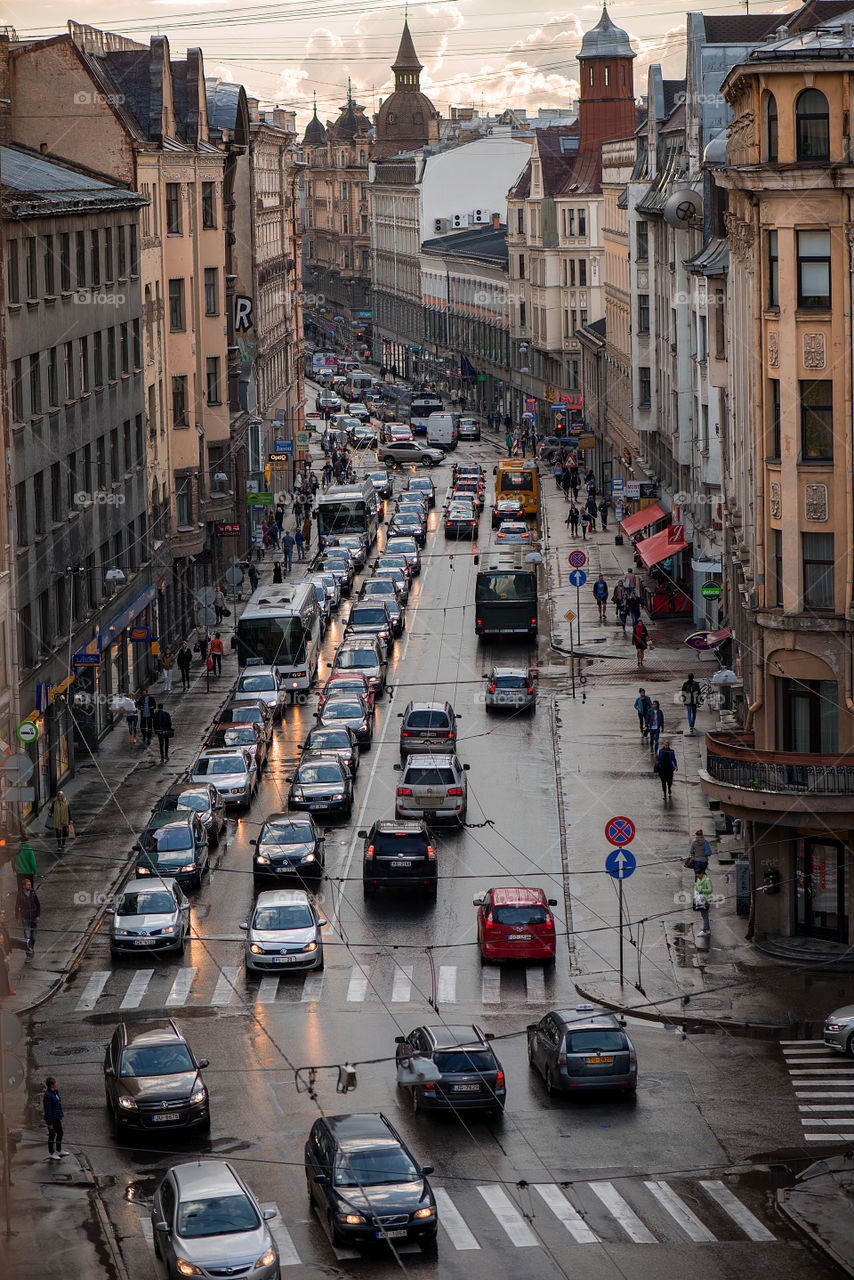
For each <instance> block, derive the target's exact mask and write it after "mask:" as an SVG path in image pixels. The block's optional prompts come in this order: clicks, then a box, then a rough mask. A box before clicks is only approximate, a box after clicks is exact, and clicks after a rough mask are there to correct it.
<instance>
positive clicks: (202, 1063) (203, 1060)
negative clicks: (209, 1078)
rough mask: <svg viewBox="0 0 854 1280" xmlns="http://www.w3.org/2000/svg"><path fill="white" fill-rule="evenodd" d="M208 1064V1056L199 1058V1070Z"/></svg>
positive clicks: (202, 1069)
mask: <svg viewBox="0 0 854 1280" xmlns="http://www.w3.org/2000/svg"><path fill="white" fill-rule="evenodd" d="M210 1065H211V1064H210V1059H209V1058H199V1062H198V1067H199V1070H200V1071H204V1069H205V1067H209V1066H210Z"/></svg>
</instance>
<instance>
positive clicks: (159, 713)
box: [152, 632, 219, 764]
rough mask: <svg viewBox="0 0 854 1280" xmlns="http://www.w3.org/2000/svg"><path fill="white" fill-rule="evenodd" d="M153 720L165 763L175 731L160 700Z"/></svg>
mask: <svg viewBox="0 0 854 1280" xmlns="http://www.w3.org/2000/svg"><path fill="white" fill-rule="evenodd" d="M217 635H219V632H217ZM152 720H153V724H154V732H155V733H156V734H157V743H158V746H159V747H160V763H161V764H165V763H166V761H167V760H168V759H169V739H170V738H171V737H172V735H173V733H174V732H175V731H174V729H173V728H172V717H171V716H170V714H169V712H168V711H164V710H163V703H162V702H158V704H157V710H156V711H155V713H154V716H153V717H152Z"/></svg>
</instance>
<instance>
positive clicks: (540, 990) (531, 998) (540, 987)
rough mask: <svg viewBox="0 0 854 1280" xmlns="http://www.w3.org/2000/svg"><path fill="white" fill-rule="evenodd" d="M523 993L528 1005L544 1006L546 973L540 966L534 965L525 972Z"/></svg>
mask: <svg viewBox="0 0 854 1280" xmlns="http://www.w3.org/2000/svg"><path fill="white" fill-rule="evenodd" d="M525 993H526V999H527V1001H528V1004H545V1002H546V972H545V969H544V968H543V966H542V965H539V964H535V965H532V966H531V967H530V968H529V969H526V970H525Z"/></svg>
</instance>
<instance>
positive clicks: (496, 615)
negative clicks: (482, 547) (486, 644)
mask: <svg viewBox="0 0 854 1280" xmlns="http://www.w3.org/2000/svg"><path fill="white" fill-rule="evenodd" d="M526 554H527V552H526V548H525V547H507V548H506V549H504V550H502V551H484V552H482V553H481V556H480V564H479V566H478V571H477V577H476V579H475V584H474V629H475V633H476V634H477V635H478V636H535V635H536V634H537V566H536V564H528V563H527V561H526V560H525V555H526Z"/></svg>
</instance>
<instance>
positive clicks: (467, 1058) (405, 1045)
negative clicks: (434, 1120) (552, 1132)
mask: <svg viewBox="0 0 854 1280" xmlns="http://www.w3.org/2000/svg"><path fill="white" fill-rule="evenodd" d="M492 1039H493V1036H492V1035H491V1033H489V1032H484V1031H482V1030H481V1029H480V1027H477V1026H472V1025H471V1024H469V1025H468V1026H455V1025H448V1024H447V1023H443V1024H441V1025H440V1026H432V1027H416V1028H415V1030H414V1031H410V1033H409V1035H408V1036H395V1038H394V1042H395V1044H396V1045H397V1050H396V1052H395V1061H396V1063H397V1066H398V1068H401V1067H402V1068H403V1069H404V1070H403V1072H401V1071H399V1072H398V1078H400V1075H405V1074H406V1073H407V1067H408V1068H409V1071H410V1072H411V1070H412V1068H411V1065H410V1064H411V1063H412V1060H413V1058H416V1059H420V1061H419V1062H418V1064H417V1066H416V1068H415V1069H416V1071H417V1069H418V1067H419V1066H421V1064H422V1063H423V1062H425V1061H426V1062H429V1063H431V1064H432V1067H433V1069H434V1070H433V1071H432V1072H430V1074H429V1076H428V1078H427V1079H425V1080H423V1081H418V1082H416V1083H414V1084H411V1085H405V1086H404V1087H407V1088H408V1089H409V1095H410V1101H411V1102H412V1110H413V1111H414V1112H415V1114H416V1115H417V1114H418V1113H419V1112H421V1111H446V1112H447V1111H450V1112H453V1113H454V1114H455V1115H456V1113H457V1112H459V1111H486V1112H488V1113H490V1114H492V1115H500V1114H501V1112H502V1111H503V1110H504V1103H505V1102H506V1100H507V1084H506V1080H505V1076H504V1070H503V1068H502V1066H501V1063H500V1062H499V1061H498V1058H497V1056H496V1054H495V1050H494V1049H493V1047H492V1044H491V1043H490V1042H491V1040H492ZM422 1074H423V1075H427V1072H422ZM434 1075H435V1079H434V1078H433V1076H434Z"/></svg>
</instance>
